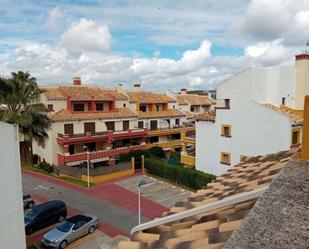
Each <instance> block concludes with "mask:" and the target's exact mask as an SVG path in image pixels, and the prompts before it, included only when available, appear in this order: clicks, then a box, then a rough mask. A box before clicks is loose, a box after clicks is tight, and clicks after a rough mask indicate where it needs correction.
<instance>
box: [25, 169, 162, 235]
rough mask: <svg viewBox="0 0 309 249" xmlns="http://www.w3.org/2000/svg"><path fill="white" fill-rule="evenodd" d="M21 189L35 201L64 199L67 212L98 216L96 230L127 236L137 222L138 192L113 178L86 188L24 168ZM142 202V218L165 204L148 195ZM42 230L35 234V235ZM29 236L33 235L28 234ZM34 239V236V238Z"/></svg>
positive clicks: (152, 215) (156, 212) (158, 213)
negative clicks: (116, 182) (117, 182)
mask: <svg viewBox="0 0 309 249" xmlns="http://www.w3.org/2000/svg"><path fill="white" fill-rule="evenodd" d="M23 192H24V193H30V194H32V195H33V197H34V198H35V199H37V200H38V201H40V202H42V201H46V200H52V199H61V200H64V201H65V202H66V204H67V206H68V210H69V214H70V215H73V214H76V213H91V214H95V215H97V216H98V217H99V218H100V221H101V223H100V226H99V230H100V231H102V232H103V233H105V234H107V235H108V236H115V235H117V234H120V235H125V236H127V235H128V234H129V232H130V230H131V228H132V227H134V226H136V225H137V221H138V217H137V194H136V193H134V192H132V191H129V190H128V189H125V188H123V187H121V186H119V185H117V184H115V183H114V182H108V183H106V184H102V185H100V186H96V187H94V188H93V189H86V188H84V187H81V186H77V185H73V184H70V183H67V182H64V181H62V180H58V179H55V178H53V177H49V176H46V175H42V174H38V173H35V172H28V171H27V172H23ZM141 202H142V222H146V221H148V220H150V219H153V218H155V217H159V216H161V214H162V212H164V211H166V210H167V208H166V207H164V206H162V205H160V204H158V203H156V202H154V201H151V200H149V199H147V198H143V197H142V199H141ZM39 236H42V234H40V235H37V237H39ZM31 237H32V236H31ZM36 239H37V238H36Z"/></svg>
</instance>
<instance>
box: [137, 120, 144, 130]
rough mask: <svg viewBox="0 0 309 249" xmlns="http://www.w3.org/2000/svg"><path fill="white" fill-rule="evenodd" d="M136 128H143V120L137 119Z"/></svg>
mask: <svg viewBox="0 0 309 249" xmlns="http://www.w3.org/2000/svg"><path fill="white" fill-rule="evenodd" d="M138 128H140V129H143V128H144V122H143V121H138Z"/></svg>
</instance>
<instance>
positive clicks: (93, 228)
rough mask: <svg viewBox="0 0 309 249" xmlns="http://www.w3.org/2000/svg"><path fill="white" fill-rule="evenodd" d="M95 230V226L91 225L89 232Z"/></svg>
mask: <svg viewBox="0 0 309 249" xmlns="http://www.w3.org/2000/svg"><path fill="white" fill-rule="evenodd" d="M94 231H95V227H94V226H91V227H89V230H88V233H89V234H90V233H93V232H94Z"/></svg>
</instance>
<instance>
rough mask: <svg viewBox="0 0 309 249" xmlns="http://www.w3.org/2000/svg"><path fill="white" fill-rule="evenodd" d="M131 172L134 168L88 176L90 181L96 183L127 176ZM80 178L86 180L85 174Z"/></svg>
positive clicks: (132, 172) (131, 173)
mask: <svg viewBox="0 0 309 249" xmlns="http://www.w3.org/2000/svg"><path fill="white" fill-rule="evenodd" d="M111 167H112V166H111ZM133 174H134V170H132V169H128V170H123V171H119V172H115V173H111V174H105V175H101V176H90V182H91V183H94V184H98V183H102V182H106V181H109V180H114V179H116V178H120V177H124V176H129V175H133ZM82 180H83V181H87V175H83V176H82Z"/></svg>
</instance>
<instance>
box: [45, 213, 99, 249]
mask: <svg viewBox="0 0 309 249" xmlns="http://www.w3.org/2000/svg"><path fill="white" fill-rule="evenodd" d="M98 223H99V218H98V217H96V216H94V215H89V214H87V215H81V214H79V215H75V216H72V217H70V218H68V219H66V220H65V221H64V222H62V223H61V224H59V225H58V226H57V227H56V228H54V229H52V230H51V231H49V232H48V233H46V234H45V235H44V236H43V238H42V240H41V241H42V243H43V244H44V245H45V246H48V247H52V248H65V247H66V246H67V245H68V244H69V243H71V242H72V241H74V240H77V239H79V238H80V237H82V236H84V235H86V234H90V233H93V232H94V231H95V229H96V227H97V225H98Z"/></svg>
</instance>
